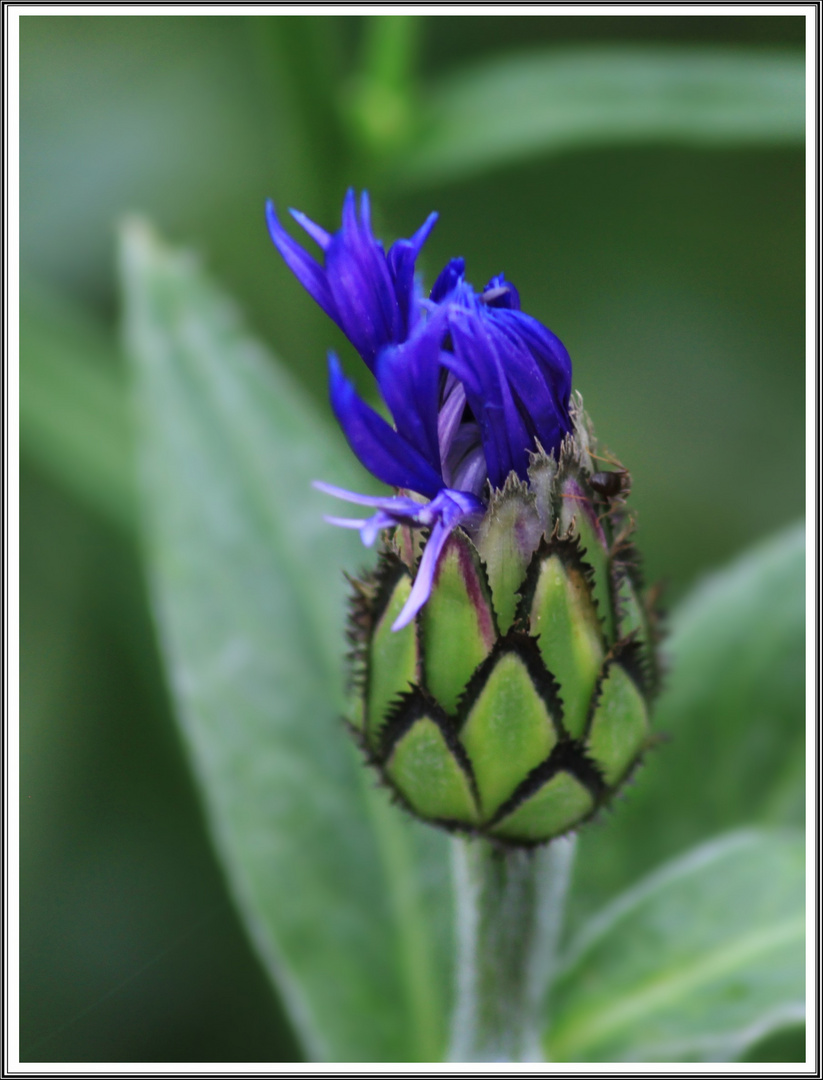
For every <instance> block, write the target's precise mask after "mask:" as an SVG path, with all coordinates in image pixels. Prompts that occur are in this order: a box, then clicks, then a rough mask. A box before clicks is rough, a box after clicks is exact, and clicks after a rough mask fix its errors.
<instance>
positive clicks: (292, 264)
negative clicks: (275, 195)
mask: <svg viewBox="0 0 823 1080" xmlns="http://www.w3.org/2000/svg"><path fill="white" fill-rule="evenodd" d="M266 222H267V224H268V227H269V235H270V236H271V238H272V241H273V243H274V246H275V247H276V248H277V250H278V251H279V252H280V254H281V255H282V256H283V259H284V261H285V263H286V266H288V268H289V269H290V270H291V272H292V273H293V274H294V276H295V277H296V278H297V280H298V281H299V282H300V284H301V285H302V286H303V288H304V289H305V290H306V292H307V293H308V294H309V295H310V296H311V297H313V299H314V300H315V301H316V302H317V303H318V304H319V305H320V307H321V308H322V309H323V311H325V313H326V314H327V315H328V316H329V318H331V319H334V321H335V322H338V318H337V307H336V305H335V302H334V300H333V298H332V295H331V291H330V289H329V285H328V282H327V280H326V274H325V271H324V270H323V268H322V267H321V266H320V264H319V263H317V262H316V261H315V260H314V259H313V258H312V257H311V255H309V254H308V253H307V252H305V251H304V250H303V249H302V248H301V247H300V245H299V244H298V243H297V241H296V240H292V238H291V237H290V236H289V234H288V233H287V232H286V230H285V229H284V228H283V226H282V225H281V224H280V221H279V219H278V217H277V211H276V210H275V208H274V203H273V202H272V201H271V199H269V201H268V202H267V203H266Z"/></svg>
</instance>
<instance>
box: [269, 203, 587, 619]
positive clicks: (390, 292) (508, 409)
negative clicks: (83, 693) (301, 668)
mask: <svg viewBox="0 0 823 1080" xmlns="http://www.w3.org/2000/svg"><path fill="white" fill-rule="evenodd" d="M290 212H291V214H292V217H294V219H295V220H296V221H297V222H298V224H300V225H301V226H302V228H303V229H304V230H305V231H306V232H307V233H308V235H309V236H310V237H311V238H312V239H313V240H315V241H316V243H317V244H318V246H319V247H320V248H321V250H322V252H323V256H324V262H323V265H322V266H321V265H320V263H318V262H317V261H316V260H315V259H313V258H312V257H311V256H310V255H308V254H307V253H306V252H305V251H304V250H303V248H301V247H300V245H299V244H297V243H296V241H294V240H293V239H292V238H291V237H290V236H289V235H288V234H287V233H286V232H285V230H284V229H283V227H282V225H281V224H280V222H279V220H278V218H277V214H276V212H275V209H274V206H273V204H272V203H271V202H270V203H269V204H268V206H267V218H268V224H269V230H270V232H271V236H272V239H273V241H274V243H275V246H276V247H277V249H278V251H279V252H280V253H281V255H282V256H283V258H284V259H285V261H286V263H287V265H288V266H289V267H290V268H291V270H292V271H293V272H294V274H295V275H296V277H297V278H298V280H299V281H300V282H301V284H302V285H303V286H304V288H305V289H306V290H307V291H308V292H309V294H310V295H311V296H313V297H314V299H315V300H316V301H317V303H318V304H319V305H320V307H321V308H322V309H323V310H324V311H325V312H326V314H327V315H329V316H330V317H331V318H332V319H333V320H334V321H335V322H336V323H337V325H338V326H339V327H340V328H341V329H342V330H343V332H344V333H345V334H346V336H347V337H348V339H349V341H351V343H352V344H353V345H354V347H355V348H356V349H357V351H358V352H359V353H360V355H361V357H362V358H363V359H364V360H365V362H366V364H367V365H368V367H369V369H370V370H371V371H372V372H373V374H374V376H375V378H376V380H377V385H378V387H379V389H380V392H381V394H382V396H383V400H384V401H385V403H386V405H387V406H388V408H389V411H390V413H391V415H392V418H393V420H394V426H392V425H391V424H389V423H388V422H387V421H386V420H384V419H383V417H382V416H380V415H379V414H378V413H376V412H375V411H374V409H372V408H371V407H370V406H369V405H367V404H366V403H365V402H364V401H363V400H362V398H360V396H359V395H358V394H357V391H356V390H355V388H354V386H353V385H352V383H351V382H350V381H349V380H348V379H347V378H346V376H345V375H344V374H343V370H342V368H341V366H340V363H339V361H338V359H337V357H336V356H335V355H334V354H333V353H331V354H330V355H329V394H330V398H331V404H332V409H333V410H334V413H335V416H336V417H337V420H338V422H339V423H340V426H341V428H342V429H343V432H344V434H345V435H346V438H347V440H348V442H349V445H350V446H351V448H352V450H353V451H354V452H355V454H356V455H357V457H358V458H359V459H360V461H361V462H362V463H363V465H365V467H366V468H367V469H368V470H369V471H370V472H371V473H373V475H374V476H376V477H377V478H378V479H379V480H382V481H383V482H384V483H386V484H389V485H390V486H391V487H394V488H396V489H398V491H400V492H414V493H416V494H417V495H420V496H423V497H424V498H426V499H428V500H429V501H428V502H426V503H422V504H421V503H420V502H419V501H417V500H415V499H412V498H410V497H408V496H406V495H405V494H398V495H395V496H388V497H386V498H371V497H369V496H365V495H358V494H356V493H353V492H347V491H343V490H342V489H340V488H334V487H331V486H330V485H326V484H318V485H317V486H318V487H319V488H320V489H321V490H323V491H326V492H327V493H328V494H332V495H335V496H337V497H338V498H342V499H347V500H349V501H350V502H354V503H358V504H360V505H364V506H369V507H371V508H372V509H374V510H375V511H376V512H375V513H374V514H373V515H372V516H371V517H369V518H365V519H341V518H329V520H330V521H332V523H334V524H337V525H343V526H346V527H348V528H357V529H359V530H360V534H361V537H362V539H363V542H364V543H365V544H367V545H369V544H372V543H373V542H374V540H375V538H376V536H377V535H378V533H379V531H380V530H381V529H383V528H388V527H390V526H392V525H397V524H407V525H412V526H417V527H423V528H428V529H430V530H431V532H430V536H429V539H428V541H427V543H426V547H425V549H424V552H423V557H422V559H421V562H420V567H419V569H418V572H417V576H416V578H415V584H414V587H413V589H412V593H411V595H410V597H409V600H408V602H407V603H406V605H405V607H404V608H403V611H402V612H401V613H400V616H399V617H398V619H397V620H396V622H395V624H394V629H400V628H401V627H402V626H405V625H406V624H407V623H409V622H410V621H411V619H413V618H414V616H415V614H416V613H417V612H418V611H419V610H420V608H421V607H422V606H423V604H424V603H425V602H426V600H427V599H428V597H429V594H430V592H431V587H432V581H433V578H434V572H435V568H436V566H437V559H438V556H439V554H440V552H441V550H442V548H443V545H444V544H445V542H446V540H447V538H448V536H449V533H450V532H451V530H452V529H453V528H455V527H456V526H457V525H458V524H462V525H463V526H464V527H466V528H468V529H469V530H471V529H472V527H473V526H474V525H475V524H477V523H478V522H479V521H480V519H481V518H482V516H483V514H484V512H485V508H486V502H487V499H488V491H489V487H491V488H492V489H494V488H500V487H502V486H503V484H504V483H505V481H506V478H507V477H508V476H509V474H510V473H512V472H514V473H515V474H516V475H517V476H518V477H520V478H521V479H523V480H525V479H526V478H527V470H528V465H529V456H530V454H532V453H534V451H535V450H536V449H537V448H538V445H539V446H540V447H542V448H543V450H544V451H545V452H546V453H551V452H553V451H554V452H556V451H558V450H559V447H560V444H561V442H562V440H563V438H564V437H565V436H566V435H567V434H568V433H569V431H570V430H571V421H570V418H569V394H570V392H571V360H570V359H569V354H568V353H567V351H566V349H565V347H564V345H563V343H562V342H561V341H560V339H559V338H557V337H556V336H555V335H554V334H553V333H552V332H551V331H550V330H548V329H547V328H546V327H545V326H543V325H542V324H541V323H539V322H538V321H537V320H536V319H534V318H532V317H531V316H530V315H527V314H526V313H525V312H523V311H521V310H520V296H519V294H518V291H517V289H516V288H515V287H514V285H512V284H511V283H510V282H508V281H507V280H506V279H505V277H504V276H503V275H502V274H501V275H498V276H496V277H494V278H492V279H491V281H489V283H488V284H487V285H486V287H485V288H484V289H483V291H482V292H481V293H477V292H475V290H474V289H473V288H472V286H471V285H470V284H469V283H468V282H467V281H466V278H465V264H464V261H463V259H452V260H451V261H450V262H449V263H448V264H447V265H446V266H445V267H444V269H443V270H442V271H441V273H440V275H439V276H438V278H437V280H436V281H435V284H434V286H433V288H432V290H431V293H430V295H429V297H428V299H426V298H424V297H423V295H422V291H421V289H420V287H419V285H418V283H417V281H416V279H415V262H416V260H417V256H418V255H419V253H420V250H421V248H422V246H423V244H424V242H425V240H426V238H427V237H428V235H429V233H430V232H431V229H432V227H433V226H434V223H435V221H436V219H437V215H436V214H431V215H429V217H428V218H427V219H426V221H425V222H424V224H423V225H422V226H421V227H420V229H418V231H417V232H416V233H415V234H414V236H412V237H411V239H409V240H398V241H397V242H396V243H394V244H393V245H392V247H391V248H390V249H389V252H388V254H386V253H385V251H384V249H383V246H382V244H381V243H380V242H379V241H378V240H376V239H375V238H374V236H373V235H372V231H371V223H370V213H369V200H368V195H367V194H366V193H365V192H364V193H363V195H362V198H361V203H360V217H359V219H358V216H357V213H356V208H355V196H354V192H353V191H352V190H349V191H348V192H347V194H346V198H345V201H344V203H343V220H342V227H341V228H340V230H339V231H338V232H336V233H335V234H334V235H330V234H329V233H327V232H326V231H325V230H324V229H322V228H320V226H318V225H316V224H314V222H312V221H310V220H309V219H308V218H307V217H305V215H303V214H301V213H300V212H299V211H296V210H292V211H290Z"/></svg>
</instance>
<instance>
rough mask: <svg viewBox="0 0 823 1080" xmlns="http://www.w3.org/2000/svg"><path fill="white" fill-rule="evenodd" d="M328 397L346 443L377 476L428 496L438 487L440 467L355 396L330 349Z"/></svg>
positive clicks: (384, 480) (439, 484) (392, 484)
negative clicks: (437, 468) (434, 465)
mask: <svg viewBox="0 0 823 1080" xmlns="http://www.w3.org/2000/svg"><path fill="white" fill-rule="evenodd" d="M329 397H330V399H331V405H332V409H333V410H334V414H335V416H336V417H337V421H338V423H339V424H340V426H341V428H342V429H343V434H344V435H345V436H346V439H347V440H348V443H349V446H351V448H352V450H353V451H354V452H355V454H356V455H357V457H358V458H359V459H360V461H361V462H362V463H363V465H365V467H366V468H367V469H368V470H369V472H370V473H372V474H373V475H374V476H376V477H377V479H378V480H382V481H383V483H384V484H389V485H390V486H391V487H398V488H407V489H409V490H411V491H417V492H419V493H420V494H421V495H426V496H427V497H429V498H433V497H434V496H435V495H436V494H437V492H438V491H440V489H441V488H442V487H443V479H442V477H441V476H440V473H439V471H437V470H435V469H434V468H433V467H432V465H431V464H429V462H428V461H427V460H426V458H425V457H424V456H423V454H421V453H420V451H419V450H418V449H417V448H416V447H415V446H413V445H412V444H411V443H410V442H408V441H407V440H406V439H405V438H404V437H403V436H402V435H401V434H400V433H399V432H397V431H395V430H394V428H392V427H391V426H390V425H389V424H387V423H386V421H385V420H384V419H383V417H382V416H379V415H378V414H377V413H376V412H375V411H374V409H372V408H370V406H368V405H367V404H366V403H365V401H363V400H362V398H360V397H359V396H358V394H357V391H356V390H355V389H354V386H352V384H351V383H350V382H349V380H348V379H347V378H346V376H345V375H344V374H343V371H342V369H341V367H340V363H339V361H338V359H337V357H336V356H335V355H334V354H333V353H330V354H329Z"/></svg>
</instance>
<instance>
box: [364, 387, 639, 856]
mask: <svg viewBox="0 0 823 1080" xmlns="http://www.w3.org/2000/svg"><path fill="white" fill-rule="evenodd" d="M571 414H572V419H573V429H572V433H571V434H570V435H569V436H568V437H567V438H566V439H565V440H564V441H563V443H562V445H561V448H560V451H559V454H558V455H555V454H552V455H546V454H545V453H543V452H542V451H540V452H537V453H535V454H534V455H533V457H532V459H531V464H530V467H529V470H528V478H527V480H526V481H521V480H519V479H518V478H517V477H516V476H515V475H514V474H512V475H510V477H509V479H508V480H507V482H506V484H505V485H504V487H503V488H502V489H500V490H497V491H495V492H493V493H492V494H491V496H490V498H489V500H488V509H487V511H486V513H485V515H484V517H483V518H482V520H481V521H480V522H479V523H478V524H476V525H475V526H474V527H473V528H466V527H464V526H459V527H457V528H455V529H454V530H453V531H452V532H451V535H450V536H449V538H448V540H447V541H446V543H445V545H444V547H443V549H442V551H441V554H440V557H439V559H438V562H437V567H436V570H435V573H434V577H433V580H432V584H431V593H430V596H429V599H428V601H427V602H426V604H425V605H424V606H423V607H422V608H421V609H420V610H419V611H418V612H417V614H416V615H415V617H414V619H413V620H412V621H410V622H409V623H407V624H406V625H405V626H404V627H403V628H402V629H400V630H398V631H396V632H395V631H393V630H392V629H391V628H392V625H393V624H394V622H395V620H396V619H397V615H398V613H399V612H401V611H402V610H403V608H404V606H405V604H406V603H407V601H408V598H409V595H410V593H411V591H412V589H413V587H414V581H415V575H416V573H417V569H418V567H419V565H420V562H421V559H420V557H419V552H415V550H414V547H413V546H412V545H411V544H409V543H408V537H407V536H406V537H404V536H403V535H402V534H403V532H404V529H403V527H402V526H397V527H396V529H395V531H394V533H393V534H392V535H390V536H389V537H388V538H387V540H386V542H385V543H384V546H383V549H382V551H381V552H380V556H379V564H378V567H377V570H376V571H375V572H374V573H373V574H371V575H368V576H367V577H366V578H365V579H364V580H362V581H358V582H355V583H354V596H353V600H352V607H351V612H352V616H351V622H350V635H351V639H352V642H353V645H354V649H353V652H352V665H353V675H354V678H353V680H352V686H353V696H354V700H355V702H356V705H355V707H354V710H353V712H352V714H351V718H352V725H353V727H354V728H355V730H356V733H357V736H358V739H359V741H360V742H361V745H362V746H363V748H364V750H365V751H366V754H367V756H368V759H369V761H370V762H371V764H372V765H373V766H374V767H375V768H376V769H377V770H378V771H379V773H380V775H381V777H382V779H383V781H384V782H385V784H386V785H387V786H388V787H389V788H390V789H391V791H392V792H393V794H394V796H395V797H396V799H397V800H398V801H399V802H400V803H401V804H402V805H404V806H405V807H406V808H407V809H408V810H410V811H411V812H412V813H413V814H414V815H416V816H417V817H419V818H422V819H424V820H425V821H428V822H431V823H433V824H436V825H440V826H442V827H444V828H447V829H451V830H459V831H467V832H471V833H478V834H483V835H485V836H487V837H489V838H491V839H493V840H495V841H497V842H499V843H502V844H506V845H515V846H531V845H534V844H539V843H542V842H544V841H547V840H550V839H552V838H553V837H555V836H558V835H560V834H562V833H566V832H568V831H570V830H572V829H574V828H576V827H577V826H578V825H580V824H581V823H582V822H584V821H586V820H587V819H588V818H590V817H592V816H593V815H594V814H595V813H596V812H597V810H598V809H599V808H600V807H602V806H603V805H605V804H606V803H607V802H608V801H609V800H610V799H611V798H612V797H613V796H614V794H615V793H616V792H617V790H618V789H619V788H620V787H621V786H622V785H623V784H624V783H625V781H626V779H627V778H628V777H629V775H630V774H631V773H632V771H633V770H634V768H635V767H636V766H637V764H638V762H639V761H640V760H641V758H642V756H643V753H644V751H645V750H646V749H647V748H648V747H649V745H650V744H651V742H652V736H651V733H650V727H649V703H650V699H651V697H652V695H653V693H654V690H655V688H656V683H657V664H656V651H655V648H656V629H655V617H654V613H653V612H652V611H650V610H647V608H646V607H645V606H644V605H643V602H642V601H641V599H640V597H641V589H640V581H639V574H638V570H637V566H636V555H635V553H634V550H633V548H632V547H631V545H630V544H629V543H628V539H627V538H628V533H629V531H630V525H631V523H630V521H629V519H628V517H627V513H626V508H625V494H626V492H627V491H628V488H629V476H628V473H627V472H626V471H625V470H623V469H622V468H618V469H617V470H616V471H609V472H605V471H603V470H599V469H596V468H595V466H594V460H595V459H594V458H593V455H592V453H591V451H590V449H589V440H590V438H591V435H590V431H589V429H588V425H587V422H586V418H585V416H584V414H583V413H582V405H581V403H580V402H579V399H578V400H577V401H574V400H573V402H572V409H571ZM423 550H425V547H424V549H423Z"/></svg>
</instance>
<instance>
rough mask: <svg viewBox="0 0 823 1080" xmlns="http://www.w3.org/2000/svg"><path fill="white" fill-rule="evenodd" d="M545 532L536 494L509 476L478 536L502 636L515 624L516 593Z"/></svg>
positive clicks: (491, 505)
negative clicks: (538, 510)
mask: <svg viewBox="0 0 823 1080" xmlns="http://www.w3.org/2000/svg"><path fill="white" fill-rule="evenodd" d="M542 533H543V526H542V524H541V521H540V516H539V515H538V512H537V507H536V502H535V497H534V495H533V494H532V493H531V492H530V491H529V488H528V486H527V485H526V484H524V483H523V482H522V481H521V480H518V478H517V476H516V475H515V474H514V473H509V476H508V477H507V479H506V483H505V484H504V485H503V487H502V488H501V489H500V490H499V491H494V492H492V496H491V499H490V501H489V508H488V510H487V511H486V515H485V517H484V518H483V522H482V524H481V526H480V530H479V534H478V537H477V550H478V551H479V553H480V557H481V558H482V560H483V562H484V563H485V566H486V571H487V573H488V575H489V584H490V586H491V592H492V602H493V604H494V610H495V613H496V614H497V624H498V626H499V628H500V633H501V634H505V633H506V632H507V631H508V629H509V628H510V627H511V625H512V623H513V622H514V616H515V612H516V611H517V602H518V595H517V592H518V589H519V588H520V586H521V585H522V583H523V578H524V577H525V576H526V569H527V567H528V565H529V563H530V562H531V558H532V555H533V554H534V551H535V548H536V547H537V545H538V544H539V543H540V537H541V535H542Z"/></svg>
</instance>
